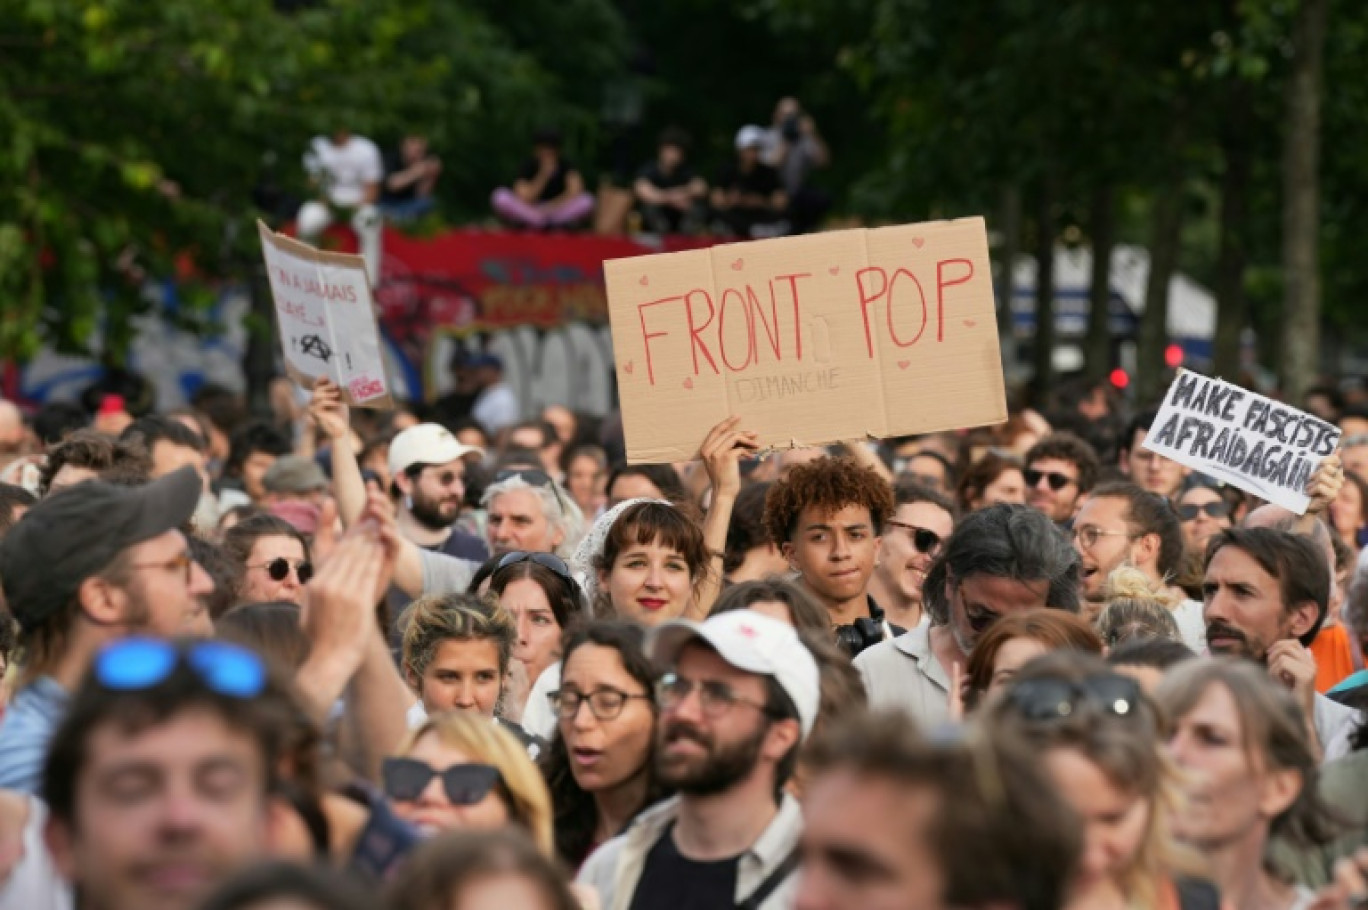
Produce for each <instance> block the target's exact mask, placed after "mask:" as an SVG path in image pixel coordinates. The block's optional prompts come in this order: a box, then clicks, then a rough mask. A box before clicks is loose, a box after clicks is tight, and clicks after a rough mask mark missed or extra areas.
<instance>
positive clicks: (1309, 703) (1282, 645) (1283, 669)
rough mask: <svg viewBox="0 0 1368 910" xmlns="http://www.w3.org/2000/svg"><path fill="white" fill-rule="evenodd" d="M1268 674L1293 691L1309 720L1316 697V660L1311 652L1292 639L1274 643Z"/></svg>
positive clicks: (1269, 652)
mask: <svg viewBox="0 0 1368 910" xmlns="http://www.w3.org/2000/svg"><path fill="white" fill-rule="evenodd" d="M1268 673H1269V675H1270V676H1272V677H1273V678H1274V679H1275V680H1277V681H1278V682H1280V683H1282V684H1283V685H1284V686H1286V687H1287V688H1289V689H1291V690H1292V694H1293V695H1295V696H1296V697H1297V701H1298V702H1299V703H1300V704H1301V706H1302V710H1303V711H1305V712H1306V716H1307V717H1308V718H1309V717H1310V716H1311V710H1312V707H1313V703H1314V701H1315V697H1316V658H1314V657H1312V656H1311V652H1310V650H1308V649H1307V648H1305V647H1303V646H1302V644H1301V642H1299V641H1297V640H1295V639H1291V638H1288V639H1284V640H1283V641H1277V642H1274V643H1273V646H1272V647H1271V648H1269V649H1268Z"/></svg>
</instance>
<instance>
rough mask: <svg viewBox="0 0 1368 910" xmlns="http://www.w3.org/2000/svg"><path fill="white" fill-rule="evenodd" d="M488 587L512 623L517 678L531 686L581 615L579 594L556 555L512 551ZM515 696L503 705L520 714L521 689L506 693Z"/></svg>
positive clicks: (501, 560) (554, 657)
mask: <svg viewBox="0 0 1368 910" xmlns="http://www.w3.org/2000/svg"><path fill="white" fill-rule="evenodd" d="M489 590H490V593H491V594H493V595H494V596H495V597H496V598H498V601H499V606H500V607H502V608H503V609H504V612H506V613H507V614H508V616H509V618H510V619H511V620H512V621H513V626H514V628H515V630H516V631H517V637H516V638H514V643H513V660H514V662H515V664H521V666H522V670H523V671H525V673H521V677H522V678H523V679H525V680H526V686H531V685H532V684H533V683H535V682H536V681H537V680H538V679H539V678H540V677H541V675H542V673H543V672H545V671H546V669H547V668H548V667H550V666H551V665H552V664H554V663H555V662H556V661H558V660H560V656H561V652H560V649H561V638H562V636H563V635H564V634H565V630H566V629H568V628H570V626H571V624H572V623H574V622H575V621H577V620H578V619H579V618H580V615H581V614H582V613H583V611H584V595H583V594H582V593H581V592H580V587H579V585H578V584H577V583H576V582H575V579H574V578H573V577H571V575H570V568H569V567H568V566H567V565H566V564H565V562H564V561H563V560H562V559H561V558H560V557H559V556H556V555H555V554H553V553H526V552H522V551H517V550H515V551H514V552H512V553H505V554H504V555H503V556H501V557H500V558H499V561H498V563H497V564H496V568H495V570H494V574H493V575H492V576H491V578H490V582H489ZM519 694H520V695H521V698H520V699H519V704H516V705H509V708H510V709H515V710H516V714H517V716H518V717H521V716H522V711H523V707H524V704H523V702H525V701H526V697H527V688H526V687H524V688H523V691H522V693H514V692H510V693H509V695H510V697H513V696H515V695H519Z"/></svg>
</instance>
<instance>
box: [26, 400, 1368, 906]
mask: <svg viewBox="0 0 1368 910" xmlns="http://www.w3.org/2000/svg"><path fill="white" fill-rule="evenodd" d="M487 389H488V384H486V385H484V386H481V387H480V388H479V390H478V391H477V392H476V393H472V394H469V395H466V397H465V398H460V399H454V400H452V401H449V402H447V410H446V411H443V412H442V413H444V414H448V415H449V414H450V412H451V410H452V409H455V408H458V407H459V406H460V405H461V404H462V403H464V405H465V406H466V407H467V408H470V407H473V405H474V404H475V403H476V402H478V401H479V400H481V398H480V395H481V394H482V393H483V392H486V391H487ZM467 391H470V390H467ZM1323 410H1333V413H1322V416H1324V417H1326V418H1327V419H1331V420H1335V421H1338V422H1339V424H1340V426H1341V427H1342V428H1343V429H1344V433H1345V435H1344V441H1343V446H1342V448H1341V449H1340V451H1338V452H1337V453H1336V454H1334V455H1332V456H1330V457H1328V458H1326V459H1325V461H1324V462H1323V463H1322V464H1321V465H1320V466H1319V468H1318V469H1317V470H1316V472H1315V474H1314V475H1313V476H1312V478H1311V481H1310V485H1309V487H1308V490H1307V493H1308V496H1309V497H1310V501H1311V504H1310V507H1309V509H1308V510H1307V512H1306V513H1305V514H1304V515H1297V514H1295V513H1292V512H1289V511H1287V510H1285V509H1282V508H1280V507H1278V506H1276V505H1270V504H1267V503H1263V502H1260V501H1258V500H1257V499H1255V498H1254V497H1252V496H1251V495H1250V494H1247V493H1243V492H1241V491H1240V490H1238V489H1235V488H1233V487H1230V486H1224V485H1222V484H1220V483H1219V482H1217V481H1215V480H1213V479H1211V478H1208V477H1203V476H1200V475H1197V474H1193V473H1191V472H1190V471H1189V470H1188V469H1186V468H1184V467H1183V466H1181V465H1179V464H1177V463H1175V462H1172V461H1169V460H1167V459H1165V458H1162V457H1160V456H1158V455H1156V454H1154V453H1152V452H1150V451H1149V450H1147V449H1145V448H1144V447H1143V445H1142V443H1143V441H1144V439H1145V437H1146V435H1147V434H1148V432H1149V430H1150V426H1151V423H1152V421H1153V419H1154V414H1153V412H1144V411H1142V412H1139V413H1135V414H1129V415H1127V414H1124V413H1122V410H1121V408H1120V405H1119V403H1118V402H1117V401H1115V400H1113V399H1112V398H1110V397H1108V396H1107V395H1105V394H1102V393H1097V392H1096V391H1095V390H1094V391H1090V392H1089V393H1088V394H1087V395H1085V396H1077V397H1075V399H1073V400H1072V401H1071V402H1070V403H1069V405H1068V406H1067V407H1065V408H1062V409H1061V410H1059V411H1058V412H1052V413H1049V414H1047V415H1042V414H1038V413H1035V412H1033V411H1029V410H1021V411H1014V412H1013V415H1012V417H1011V419H1010V420H1009V421H1008V422H1007V423H1005V424H1003V425H1001V426H998V427H991V428H979V429H973V430H967V431H961V432H948V433H936V434H929V435H925V436H919V437H907V438H899V439H890V440H884V441H882V442H879V443H870V442H864V441H861V442H852V443H850V444H848V445H844V446H834V447H831V448H829V449H797V450H791V451H784V452H779V453H770V454H764V455H762V454H761V453H759V452H758V448H757V438H756V436H755V435H754V434H753V433H751V432H749V431H748V430H747V428H746V427H744V426H742V425H741V424H740V421H739V419H737V418H729V419H727V420H724V421H723V422H721V423H719V424H718V425H717V426H716V427H714V428H713V429H712V430H711V431H710V432H709V433H708V434H707V435H706V436H705V437H704V438H703V439H701V440H700V441H699V449H698V457H697V459H696V460H694V461H692V462H689V463H683V464H675V465H627V464H625V463H624V461H623V457H622V452H623V447H622V439H621V433H622V430H621V425H620V422H618V421H615V420H611V419H609V420H603V421H595V420H591V419H589V418H587V417H585V416H584V415H577V414H574V413H572V412H570V411H568V410H567V409H565V408H561V407H551V408H547V409H546V410H545V411H544V412H543V413H542V414H541V415H540V416H539V417H537V418H536V419H533V420H519V419H516V418H514V419H512V420H507V421H504V420H501V421H500V424H499V425H497V426H484V425H482V424H481V423H480V422H479V421H478V420H477V419H474V418H473V417H472V416H471V413H470V411H469V410H468V411H467V412H466V413H465V414H464V415H459V416H451V417H450V419H446V418H444V419H443V420H441V421H436V420H427V421H424V420H421V419H420V418H419V417H418V416H416V415H415V414H414V413H412V412H410V411H408V410H404V409H399V410H396V411H393V412H385V413H376V412H362V411H352V410H351V409H349V408H348V407H347V405H346V404H345V402H344V398H343V395H342V393H341V391H340V390H339V389H338V388H337V387H336V386H334V385H332V384H330V383H328V382H327V381H321V382H319V383H318V384H317V385H316V387H315V388H314V389H313V390H312V392H311V393H310V394H309V397H308V399H307V405H306V406H304V407H303V410H302V413H301V414H300V415H298V416H300V417H301V418H302V419H301V420H299V421H286V422H283V423H281V422H273V421H257V420H252V419H249V417H248V415H247V414H246V413H245V409H244V407H243V404H242V402H241V401H240V400H238V399H236V398H235V396H233V395H232V394H230V393H227V392H224V391H223V390H209V391H206V392H205V393H204V394H202V395H200V396H198V397H197V400H196V406H195V407H193V408H188V409H184V410H180V411H175V412H171V413H165V414H162V413H156V412H155V411H154V410H153V409H152V408H151V407H150V406H149V403H147V402H141V403H139V404H138V406H134V405H132V404H131V403H129V402H126V401H122V400H116V399H115V396H109V395H106V396H104V397H103V398H102V399H101V400H100V402H99V403H98V406H97V407H95V408H91V409H89V410H86V409H84V408H82V407H81V406H78V405H63V404H54V405H49V406H46V407H44V408H42V409H41V410H39V411H38V412H36V413H34V414H25V413H23V412H21V411H20V409H19V408H17V407H16V406H15V405H13V404H12V403H9V402H0V453H3V455H2V456H0V458H2V459H3V461H4V465H3V467H2V468H0V478H3V479H4V480H5V481H7V482H5V483H3V484H0V586H2V587H3V595H4V607H5V614H4V616H3V619H2V621H0V654H2V655H3V659H4V687H3V690H2V691H3V705H4V708H3V711H4V713H3V719H2V720H0V910H10V908H14V910H20V908H22V910H47V908H70V907H82V908H94V910H143V908H158V910H199V908H203V910H246V908H252V910H266V908H275V910H279V908H291V910H302V908H307V910H351V908H361V907H370V908H374V907H388V908H392V910H429V908H431V910H439V908H440V910H451V908H457V910H480V908H489V907H496V906H497V907H504V908H506V907H520V908H536V910H571V908H579V910H597V908H604V910H609V908H612V910H642V908H663V910H669V908H680V910H684V908H719V907H745V908H750V910H777V908H789V907H796V908H803V910H844V908H849V910H880V908H889V910H893V908H898V910H909V908H910V910H942V908H944V910H950V908H981V910H989V908H1020V910H1052V908H1068V910H1082V908H1103V910H1110V908H1116V910H1121V908H1165V910H1170V908H1217V907H1236V908H1254V910H1292V908H1298V910H1301V908H1317V910H1332V908H1350V907H1362V906H1364V905H1365V904H1366V903H1368V880H1366V876H1368V850H1365V848H1366V847H1368V749H1365V748H1364V747H1365V746H1368V726H1365V719H1364V717H1363V715H1362V709H1363V708H1364V706H1365V704H1368V672H1365V670H1364V669H1363V666H1364V664H1363V653H1364V651H1365V649H1366V646H1368V574H1365V569H1364V565H1365V564H1368V560H1365V559H1364V557H1363V556H1362V552H1363V551H1362V550H1361V548H1362V545H1363V543H1364V540H1363V534H1364V529H1365V526H1368V512H1365V507H1366V504H1368V496H1365V478H1364V476H1363V474H1362V472H1363V471H1364V470H1365V469H1368V457H1365V456H1368V435H1364V433H1363V429H1362V428H1363V427H1368V407H1365V404H1364V403H1362V402H1352V401H1351V402H1345V401H1342V400H1338V399H1336V400H1335V401H1334V402H1333V403H1332V404H1331V405H1328V406H1327V408H1325V409H1323ZM491 413H492V412H491ZM291 416H294V415H291Z"/></svg>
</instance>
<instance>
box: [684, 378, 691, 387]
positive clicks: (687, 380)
mask: <svg viewBox="0 0 1368 910" xmlns="http://www.w3.org/2000/svg"><path fill="white" fill-rule="evenodd" d="M684 388H686V389H692V388H693V377H692V376H690V377H689V378H688V379H686V380H684Z"/></svg>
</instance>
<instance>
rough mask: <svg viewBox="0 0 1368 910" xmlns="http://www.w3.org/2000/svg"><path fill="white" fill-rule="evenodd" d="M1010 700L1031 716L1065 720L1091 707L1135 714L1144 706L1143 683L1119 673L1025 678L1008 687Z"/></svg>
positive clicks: (1009, 701) (1119, 713) (1104, 710)
mask: <svg viewBox="0 0 1368 910" xmlns="http://www.w3.org/2000/svg"><path fill="white" fill-rule="evenodd" d="M1007 701H1008V703H1009V704H1010V705H1011V706H1012V707H1014V708H1015V709H1016V710H1017V713H1018V714H1020V715H1021V716H1022V717H1024V718H1026V719H1027V720H1036V721H1045V720H1064V719H1065V718H1068V717H1073V716H1074V715H1075V714H1077V713H1078V712H1079V710H1080V709H1083V708H1087V707H1092V708H1096V709H1097V710H1099V711H1102V712H1103V713H1105V714H1113V715H1115V716H1117V717H1131V716H1133V715H1135V714H1136V713H1138V712H1139V709H1140V684H1139V683H1137V682H1136V681H1135V680H1133V679H1131V678H1130V677H1128V676H1121V675H1120V674H1118V673H1100V674H1098V675H1096V676H1089V677H1087V678H1086V679H1084V680H1083V681H1082V682H1072V681H1070V680H1066V679H1025V680H1021V681H1019V682H1016V683H1013V685H1012V687H1011V688H1010V689H1008V690H1007Z"/></svg>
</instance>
